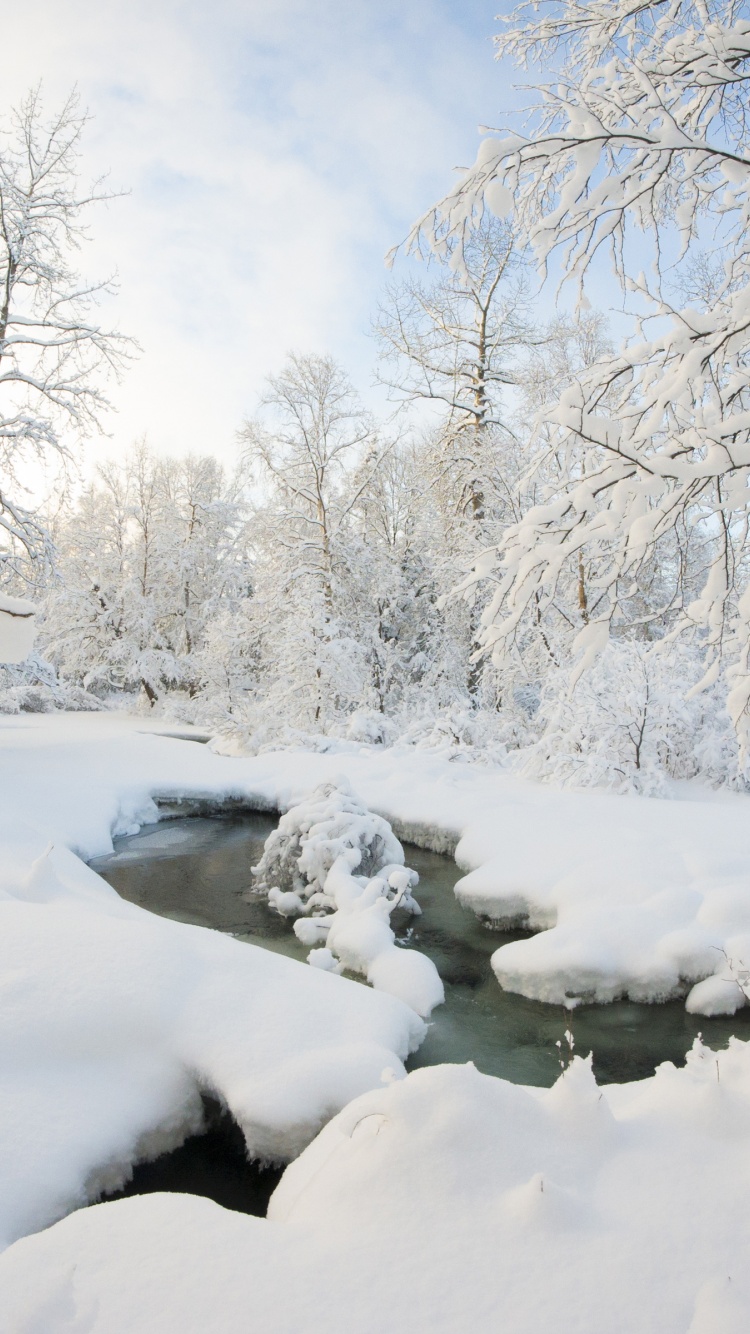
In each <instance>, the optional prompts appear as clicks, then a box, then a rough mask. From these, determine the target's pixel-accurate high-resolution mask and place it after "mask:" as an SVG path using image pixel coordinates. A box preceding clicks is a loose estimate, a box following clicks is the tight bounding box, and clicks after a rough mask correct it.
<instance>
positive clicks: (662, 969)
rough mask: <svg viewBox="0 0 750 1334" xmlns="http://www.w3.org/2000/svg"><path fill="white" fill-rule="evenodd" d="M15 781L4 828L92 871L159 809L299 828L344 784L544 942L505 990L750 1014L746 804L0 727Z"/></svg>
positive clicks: (506, 974) (370, 755)
mask: <svg viewBox="0 0 750 1334" xmlns="http://www.w3.org/2000/svg"><path fill="white" fill-rule="evenodd" d="M152 726H153V725H152ZM71 747H74V750H72V749H71ZM0 763H2V765H3V769H4V770H5V771H6V772H8V773H12V774H13V783H12V792H11V793H9V797H8V798H7V799H6V811H7V810H8V808H10V812H9V813H13V818H21V819H23V820H25V821H27V822H28V821H29V820H36V823H37V827H40V828H42V829H43V830H44V832H45V835H46V836H47V837H48V838H50V837H51V838H53V839H54V840H55V841H57V842H60V843H62V844H64V845H66V846H68V847H70V848H72V849H73V850H74V851H76V852H78V853H79V854H80V855H81V856H83V857H86V858H90V857H93V856H97V855H100V854H103V853H105V852H108V851H109V850H110V848H111V834H112V833H113V832H120V833H123V832H127V831H129V830H135V828H136V827H137V826H138V825H140V824H143V823H145V822H147V821H151V820H154V819H156V818H157V810H156V807H155V805H154V801H153V798H154V797H155V796H156V797H164V798H172V799H176V798H180V797H206V798H210V799H214V800H216V799H228V798H229V799H236V800H238V801H242V800H245V801H247V802H249V803H250V804H254V805H257V806H260V807H266V808H274V809H279V810H286V809H288V808H289V807H290V806H291V805H293V804H294V803H295V802H298V801H299V800H300V799H301V798H303V797H304V796H306V795H307V794H308V793H309V792H310V791H312V789H313V788H315V787H316V786H318V784H320V783H322V782H328V781H331V780H332V779H335V778H336V777H337V776H339V775H343V776H345V777H346V778H347V779H348V780H349V781H350V782H351V784H352V786H353V788H354V790H355V791H356V792H357V793H358V794H359V795H360V796H361V797H362V798H363V800H364V801H365V802H366V803H367V805H368V806H370V807H371V808H372V809H373V810H375V811H377V812H378V813H379V814H381V815H384V816H385V817H386V818H387V819H388V820H390V821H391V823H392V824H393V826H394V829H395V831H396V833H397V834H398V835H399V837H401V838H408V839H411V840H413V841H415V842H417V843H421V844H422V845H424V846H428V847H430V848H432V849H434V850H435V851H454V850H455V855H456V859H457V861H458V863H459V865H460V866H461V867H462V869H465V870H466V871H467V872H468V874H467V875H466V876H465V877H464V879H463V880H461V881H460V882H459V885H458V886H457V893H458V896H459V898H460V900H461V902H462V903H463V904H465V905H466V906H467V907H470V908H472V909H473V910H474V911H475V912H477V913H479V914H480V915H482V916H486V917H488V918H491V919H493V920H495V921H496V922H499V923H514V924H515V923H520V922H528V924H530V925H531V926H533V927H536V928H542V929H540V930H539V932H538V934H536V935H534V936H533V937H531V938H530V939H527V940H519V941H514V942H513V943H512V944H508V945H505V946H503V947H502V948H501V949H499V950H498V951H497V953H496V955H495V956H494V967H495V971H496V972H497V975H498V978H499V980H500V982H501V983H502V985H503V986H505V987H506V988H508V989H510V990H513V991H519V992H521V993H523V994H524V995H527V996H531V997H534V998H537V999H539V1000H545V1001H550V1002H555V1003H560V1002H561V1001H563V1000H564V999H565V998H566V997H571V996H572V997H583V998H585V999H592V1000H598V1001H607V1000H611V999H612V998H613V997H614V996H616V995H620V994H628V995H630V996H631V997H633V998H634V999H648V1000H664V999H666V998H667V997H670V996H674V995H677V994H681V993H682V992H683V991H685V990H686V989H687V986H688V985H689V984H692V983H695V982H700V981H701V979H704V978H712V979H714V978H715V980H712V981H711V982H709V983H707V984H704V986H703V996H702V997H701V993H700V992H698V993H697V994H696V996H694V997H693V998H692V999H691V1001H690V1004H691V1008H695V1009H697V1010H698V1011H699V1012H702V1013H711V1012H712V1011H719V1010H723V1011H724V1012H727V1011H729V1012H732V1011H733V1010H734V1009H736V1008H737V1007H738V1006H739V1005H741V1004H743V1003H744V997H743V994H742V991H741V989H740V987H739V986H738V985H737V983H736V981H734V980H733V979H732V974H731V969H730V968H729V967H728V964H727V960H729V961H730V964H731V966H732V968H734V969H735V971H739V970H741V968H742V966H743V962H745V963H750V840H748V837H747V817H748V813H749V812H750V802H749V801H748V799H747V798H746V797H743V796H739V795H726V796H724V797H722V798H721V799H717V797H716V796H715V795H714V794H711V793H708V792H702V791H700V790H697V791H694V790H692V789H691V788H690V787H689V786H687V785H685V786H684V787H682V788H681V789H679V799H677V797H676V798H675V799H674V800H663V799H655V798H645V797H637V796H632V797H623V796H614V795H610V794H606V793H592V792H570V791H564V792H561V791H557V790H555V789H554V788H551V787H546V786H542V785H538V784H534V783H529V782H523V781H522V780H520V779H518V778H516V777H513V776H509V775H507V774H504V773H501V772H500V771H498V770H493V769H491V768H488V769H485V768H479V767H475V766H472V765H468V764H460V763H459V764H457V763H451V762H450V761H448V760H446V759H442V758H436V757H435V756H433V755H431V754H429V753H425V752H421V751H414V750H412V749H410V748H407V747H404V748H399V749H392V750H379V749H377V748H370V747H367V748H361V749H357V748H355V747H351V746H349V747H347V748H345V749H343V750H341V751H340V752H338V753H336V752H334V753H326V754H318V753H310V752H302V751H293V750H286V751H279V752H272V753H268V754H262V755H258V756H254V757H247V758H228V757H225V756H221V755H216V754H213V753H211V752H210V751H209V750H208V749H207V748H206V747H203V746H198V745H190V746H187V745H185V744H184V742H179V741H176V740H173V739H170V738H165V737H163V736H158V735H155V734H154V733H153V732H149V724H148V723H145V722H143V721H142V720H140V719H137V718H131V717H126V716H124V715H111V714H104V715H102V714H96V715H82V714H81V715H72V716H66V715H43V716H38V717H37V716H30V717H16V716H14V717H9V718H7V719H2V720H0ZM16 813H17V814H16ZM722 979H727V980H726V981H723V980H722ZM706 993H708V994H706Z"/></svg>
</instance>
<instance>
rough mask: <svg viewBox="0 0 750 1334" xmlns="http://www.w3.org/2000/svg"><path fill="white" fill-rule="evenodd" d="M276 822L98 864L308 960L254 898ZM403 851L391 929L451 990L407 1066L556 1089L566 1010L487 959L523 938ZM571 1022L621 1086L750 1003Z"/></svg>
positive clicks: (679, 1057)
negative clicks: (727, 1011) (447, 1067)
mask: <svg viewBox="0 0 750 1334" xmlns="http://www.w3.org/2000/svg"><path fill="white" fill-rule="evenodd" d="M275 823H276V822H275V820H274V819H273V818H272V817H271V816H269V815H264V814H259V813H251V814H245V815H241V816H239V815H238V816H233V817H230V818H224V819H216V818H214V819H181V820H170V821H165V822H164V823H162V824H158V825H152V826H147V827H146V828H145V829H144V830H143V831H142V832H141V833H140V834H136V835H134V836H132V837H130V838H121V839H117V840H116V841H115V850H114V853H113V854H112V855H111V856H109V857H103V858H100V859H99V860H97V861H95V862H92V866H93V868H94V870H96V871H98V872H99V874H100V875H102V876H103V877H104V879H105V880H108V881H109V883H110V884H111V885H113V886H114V888H115V889H116V890H117V891H118V893H119V894H121V895H122V897H123V898H125V899H129V900H130V901H131V902H133V903H138V904H140V905H141V906H142V907H144V908H148V909H149V910H150V911H151V912H155V913H159V914H160V915H161V916H162V917H171V918H174V919H175V920H177V921H180V922H192V923H194V924H195V925H198V926H208V927H214V928H216V929H218V930H219V931H226V932H228V933H229V934H231V935H233V936H235V937H236V938H237V939H238V940H248V941H251V942H252V943H253V944H254V945H261V946H262V947H263V948H264V949H270V950H276V951H278V952H279V953H280V954H287V955H289V956H290V957H291V958H294V959H299V960H300V961H304V960H305V958H306V957H307V954H308V948H307V947H306V946H303V945H301V944H300V943H299V941H298V940H297V937H296V936H295V934H294V931H293V929H292V924H291V922H290V921H288V920H285V919H284V918H282V917H279V916H278V914H277V913H273V912H271V911H269V909H268V907H267V905H266V903H265V901H264V900H263V899H262V898H259V897H257V896H255V895H253V893H252V889H253V878H252V874H251V870H250V868H251V866H253V865H255V863H256V862H257V861H258V860H259V859H260V855H261V852H262V848H263V843H264V841H265V839H266V838H267V837H268V834H269V833H270V832H271V830H272V829H273V828H274V827H275ZM405 851H406V861H407V864H408V865H409V866H413V867H414V869H415V870H416V871H418V872H419V877H420V883H419V886H418V888H417V890H416V897H417V899H418V901H419V903H420V905H421V907H422V916H421V917H411V916H407V915H405V914H404V915H401V916H400V917H399V916H397V915H395V914H394V917H393V918H392V924H393V926H394V929H395V930H396V934H397V938H398V940H399V942H400V943H403V944H405V945H409V946H411V947H413V948H414V949H419V950H422V951H423V952H424V953H425V954H428V955H429V956H430V958H431V959H433V960H434V962H435V964H436V966H437V969H438V972H439V973H440V976H441V977H442V979H443V982H444V983H445V994H446V1000H445V1004H444V1005H441V1006H439V1007H438V1008H437V1009H436V1010H435V1011H434V1013H433V1016H432V1021H431V1023H430V1028H429V1032H428V1036H427V1038H426V1039H425V1041H424V1043H423V1044H422V1046H421V1047H420V1049H419V1051H418V1052H417V1053H416V1054H415V1055H414V1056H413V1057H412V1058H411V1060H410V1062H409V1068H410V1069H414V1068H416V1067H418V1066H422V1065H436V1064H438V1063H440V1062H442V1061H458V1062H460V1061H473V1062H474V1064H475V1065H476V1066H477V1068H478V1069H479V1070H482V1071H484V1073H485V1074H492V1075H501V1076H502V1077H503V1078H505V1079H511V1080H514V1081H515V1082H516V1083H524V1084H538V1085H545V1084H552V1083H553V1082H554V1080H555V1079H556V1077H557V1075H558V1074H559V1073H560V1051H559V1048H558V1047H557V1045H556V1044H557V1043H558V1042H559V1041H561V1040H562V1039H563V1034H564V1030H565V1028H566V1026H567V1024H568V1022H569V1016H568V1015H567V1014H566V1013H565V1012H563V1011H562V1010H561V1009H557V1008H556V1007H552V1006H549V1005H543V1004H541V1003H540V1002H539V1001H530V1000H526V999H525V997H523V996H514V995H512V994H511V993H509V992H505V991H503V990H502V989H501V988H500V986H499V985H498V983H497V981H496V979H495V976H494V974H493V972H492V968H491V966H490V957H491V955H492V953H493V952H494V950H496V949H497V948H498V947H499V946H500V945H502V944H503V943H504V942H505V941H507V940H512V939H515V938H517V936H518V935H519V934H522V933H519V932H505V931H490V930H488V929H487V928H486V927H485V926H483V925H482V924H481V923H480V922H479V921H478V920H477V918H476V917H475V916H474V914H473V913H472V912H469V911H468V910H467V909H465V908H461V907H460V905H459V904H458V902H457V900H456V898H455V895H454V894H453V886H454V884H455V882H456V880H457V879H458V878H459V876H460V874H461V872H460V871H459V870H458V867H457V866H456V865H455V863H454V862H453V861H452V860H450V859H449V858H447V857H442V856H439V855H438V854H436V853H433V852H425V851H423V850H422V849H421V848H416V847H413V846H411V845H407V847H406V849H405ZM572 1029H573V1035H574V1040H575V1048H576V1051H577V1052H578V1053H579V1054H582V1055H586V1054H587V1053H588V1052H589V1051H593V1054H594V1070H595V1072H596V1076H597V1078H598V1080H599V1081H600V1082H601V1083H608V1082H622V1081H624V1080H630V1079H643V1078H644V1077H645V1076H647V1075H650V1074H652V1073H653V1070H654V1067H655V1066H656V1065H658V1064H659V1062H660V1061H667V1060H669V1061H674V1062H675V1063H676V1064H680V1063H682V1061H683V1059H684V1055H685V1052H686V1051H687V1050H688V1048H689V1047H690V1046H691V1044H692V1042H693V1040H694V1039H695V1037H696V1036H697V1034H698V1033H699V1032H702V1033H703V1035H704V1038H705V1040H706V1041H707V1042H709V1043H710V1045H712V1046H724V1045H726V1042H727V1040H728V1038H729V1037H730V1035H731V1034H732V1033H736V1034H737V1036H738V1037H745V1038H750V1007H747V1008H746V1009H744V1010H741V1011H740V1012H739V1014H737V1015H735V1016H734V1017H732V1018H729V1019H705V1018H699V1017H697V1016H692V1015H689V1014H688V1013H687V1011H686V1010H685V1007H684V1005H683V1003H682V1002H681V1001H674V1002H672V1003H670V1004H668V1005H635V1004H632V1003H631V1002H630V1001H620V1002H617V1003H615V1004H614V1005H593V1006H586V1007H582V1008H580V1009H578V1010H576V1011H575V1012H574V1014H573V1017H572Z"/></svg>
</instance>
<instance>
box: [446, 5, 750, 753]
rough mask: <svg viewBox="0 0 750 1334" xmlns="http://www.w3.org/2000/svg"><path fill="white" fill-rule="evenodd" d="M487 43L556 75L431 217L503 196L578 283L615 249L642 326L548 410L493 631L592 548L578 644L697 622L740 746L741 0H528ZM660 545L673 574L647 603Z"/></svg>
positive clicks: (504, 633)
mask: <svg viewBox="0 0 750 1334" xmlns="http://www.w3.org/2000/svg"><path fill="white" fill-rule="evenodd" d="M498 49H499V52H500V53H501V54H508V55H510V56H512V57H514V58H515V59H516V60H517V61H518V62H519V63H521V64H522V65H534V66H537V67H538V65H539V64H540V63H541V64H542V65H543V66H546V67H552V68H556V69H557V73H556V75H555V78H554V80H553V81H552V82H550V83H548V84H545V85H542V86H540V87H539V89H538V94H539V96H538V101H537V105H536V110H535V112H534V114H533V116H532V122H531V126H530V128H528V129H527V130H526V132H525V133H513V134H504V133H500V132H498V134H497V136H496V137H491V138H488V139H486V140H485V141H484V142H483V144H482V147H481V150H480V153H479V156H478V159H477V162H476V164H475V165H474V167H473V168H472V169H471V170H470V171H469V172H468V173H467V174H466V175H465V177H464V178H463V179H462V180H461V181H460V182H459V183H458V184H457V186H456V187H455V189H454V190H452V191H451V193H450V194H449V195H448V196H447V197H446V198H445V199H444V200H443V201H442V203H441V204H440V205H439V206H438V207H437V208H436V209H435V210H434V211H433V212H432V213H431V214H430V215H428V216H427V217H426V218H425V219H423V221H422V224H421V228H422V232H423V233H426V234H428V235H430V236H431V237H432V239H433V242H434V243H435V244H436V245H437V246H438V247H443V248H444V247H445V245H446V244H447V240H446V238H450V241H451V243H452V244H460V243H461V242H465V241H466V240H467V239H468V238H469V237H470V236H471V235H472V234H473V230H474V228H475V227H476V225H477V222H478V221H479V220H480V219H481V218H482V217H483V216H484V215H485V213H486V212H487V210H489V211H494V212H499V213H502V214H505V213H506V212H507V211H508V209H509V207H511V206H514V207H515V217H516V220H517V225H518V226H519V227H520V228H522V229H523V231H524V233H525V234H526V235H528V237H529V240H530V243H531V245H532V247H533V248H534V250H535V252H536V256H537V259H538V263H539V265H540V268H541V271H542V273H543V274H545V273H547V271H548V269H549V267H550V266H551V265H558V266H560V268H561V270H562V274H563V279H564V280H567V281H569V282H572V283H573V284H574V285H575V286H576V288H577V290H578V294H579V297H581V298H582V299H584V300H585V290H586V286H587V283H588V284H589V287H590V286H591V283H592V282H593V281H594V280H595V276H596V273H597V263H598V261H599V260H600V258H601V257H603V256H604V255H605V254H608V255H609V256H610V258H611V260H612V262H613V264H614V269H615V272H616V274H617V276H618V278H619V281H620V283H621V285H622V288H623V289H624V291H625V293H626V294H627V295H628V298H629V300H630V303H631V309H632V312H633V321H634V326H635V327H634V332H633V336H632V338H631V339H630V341H629V343H627V344H626V346H625V347H624V348H623V350H622V351H621V352H618V353H617V354H616V355H612V356H608V357H603V358H601V359H600V360H598V361H597V363H596V364H595V365H594V366H592V367H591V368H590V369H589V370H588V371H586V372H585V373H583V374H582V375H581V376H580V377H579V379H578V381H577V383H575V384H574V385H571V386H570V387H569V388H568V389H567V390H566V391H565V392H564V393H563V394H562V396H561V398H560V400H559V402H558V403H556V404H554V405H551V406H550V407H548V408H547V409H546V410H545V413H544V415H545V418H546V421H547V423H548V425H549V426H550V427H551V428H552V429H553V430H554V431H555V433H556V445H557V449H558V451H559V454H560V457H561V458H562V459H565V458H566V457H568V458H570V459H571V461H572V462H571V466H570V467H569V468H568V469H567V470H566V471H564V472H563V474H562V476H561V478H560V479H559V480H557V481H556V482H555V483H554V484H552V485H550V486H549V488H548V489H547V492H546V494H545V495H543V496H542V497H540V500H541V503H540V504H538V505H537V506H536V507H535V508H533V509H532V510H530V511H529V512H528V513H527V514H526V515H525V516H524V517H523V518H522V520H521V521H520V522H519V523H518V524H516V525H513V526H512V527H511V528H510V529H509V530H508V532H507V533H506V535H505V536H504V538H503V540H502V542H501V543H500V545H499V553H498V557H499V558H498V559H497V560H492V559H490V558H485V559H484V561H483V562H482V563H481V565H480V566H479V567H478V568H477V577H482V578H484V577H489V578H490V579H491V580H492V581H493V583H494V586H495V587H494V596H493V599H492V601H491V604H490V606H489V608H488V610H487V612H486V614H485V629H484V643H485V646H486V647H487V648H489V649H492V651H493V652H494V653H495V655H496V656H497V657H498V658H499V659H500V660H502V659H503V657H504V655H505V654H506V653H507V651H508V647H509V645H511V644H512V643H513V641H514V638H515V636H516V635H517V633H518V630H519V627H520V625H521V624H522V623H523V620H524V618H525V617H526V616H528V614H529V612H530V609H531V608H533V606H534V604H535V603H536V604H537V605H539V604H540V603H541V605H542V606H543V607H546V606H547V605H548V604H549V602H550V601H551V599H553V598H554V597H555V594H556V590H557V588H558V584H559V581H560V579H561V578H562V577H564V574H565V571H566V570H568V569H569V568H570V567H571V566H577V564H578V560H579V554H580V553H584V554H585V558H586V561H587V570H588V606H587V619H588V623H584V624H582V625H581V628H580V634H579V636H578V641H577V643H578V647H579V648H580V649H581V650H582V651H583V661H584V662H588V661H590V660H591V659H592V656H593V655H594V654H595V653H596V652H597V651H599V650H600V649H601V648H602V646H603V645H604V643H605V642H606V639H607V636H608V635H609V634H610V633H611V632H612V631H613V630H614V631H615V632H616V633H619V634H622V633H626V632H627V629H628V627H631V626H633V624H634V623H635V622H636V621H638V620H640V621H643V620H644V617H645V618H646V619H648V620H650V621H651V622H652V623H653V624H654V625H655V626H656V627H658V633H660V634H662V635H663V634H665V633H669V634H671V635H681V634H683V635H688V636H692V637H693V638H694V640H695V642H696V643H697V645H698V646H699V647H700V649H701V651H702V654H703V659H704V663H703V669H704V670H703V676H702V684H706V683H708V682H710V681H712V680H715V679H717V678H718V677H719V676H720V675H721V674H722V673H723V674H724V676H725V679H726V680H727V683H728V687H729V690H728V700H729V707H730V710H731V713H732V716H733V719H734V721H735V724H736V726H737V729H738V731H739V733H740V735H741V737H742V738H743V739H744V741H745V744H746V743H747V739H748V734H749V730H750V660H749V654H750V593H748V591H747V557H746V555H745V547H746V536H747V525H748V499H749V495H750V493H749V492H748V475H749V473H748V470H749V469H750V416H749V415H748V412H749V410H750V396H749V393H748V366H749V357H750V337H749V336H748V332H747V331H748V306H749V304H750V258H749V257H748V250H747V245H746V236H747V231H748V225H749V223H750V145H749V144H748V129H749V122H748V89H749V86H750V65H749V62H750V22H748V20H747V18H746V17H744V6H743V5H741V4H738V3H736V2H735V0H669V2H666V0H645V3H638V4H637V5H636V4H630V3H623V2H622V0H595V3H587V4H585V5H584V4H580V3H575V0H561V3H553V4H549V5H545V6H539V5H537V4H523V5H521V6H520V7H519V9H518V10H516V12H515V13H514V15H513V16H512V17H511V19H510V20H509V28H508V31H507V32H506V33H505V34H503V36H501V37H500V38H499V39H498ZM707 246H710V247H711V248H712V250H713V251H714V252H715V253H716V254H718V256H719V257H720V262H719V264H718V265H717V266H715V269H714V273H713V282H712V284H711V290H710V293H709V292H708V291H707V289H706V284H705V282H703V283H701V282H696V274H698V275H700V273H701V271H703V272H704V273H705V270H706V264H705V259H704V258H703V256H704V252H705V249H706V247H707ZM649 247H650V249H651V262H650V265H649V266H646V267H645V271H641V270H643V269H644V263H643V254H644V249H646V248H649ZM680 274H682V275H683V278H682V281H681V282H680V281H678V278H679V275H680ZM691 290H692V296H690V292H691ZM686 292H687V293H688V299H687V300H686V299H685V293H686ZM662 551H663V552H664V553H665V556H664V569H665V582H666V583H668V586H667V587H664V588H663V590H662V597H663V601H662V603H661V605H660V606H657V607H654V608H652V609H650V610H648V611H647V612H645V613H644V611H643V608H642V599H641V598H640V581H641V579H642V577H643V576H644V573H645V575H646V577H648V571H649V570H650V568H652V566H653V562H654V560H655V559H657V560H658V559H660V556H661V552H662Z"/></svg>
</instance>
